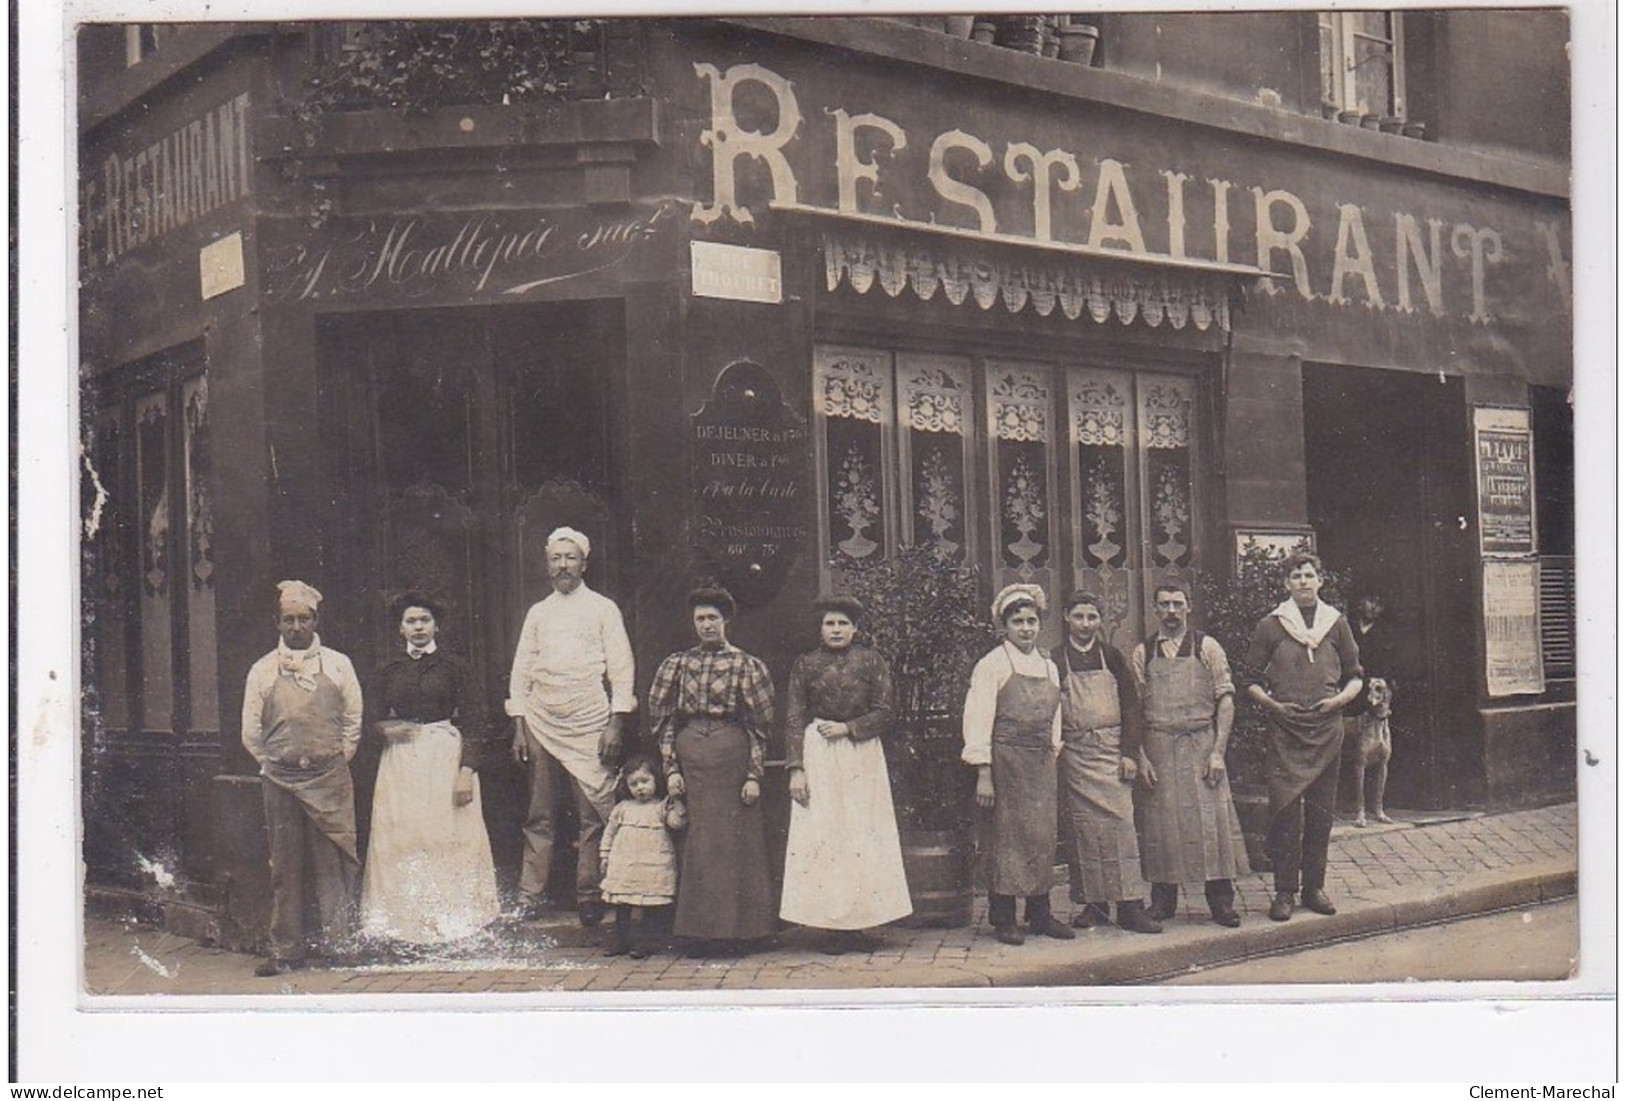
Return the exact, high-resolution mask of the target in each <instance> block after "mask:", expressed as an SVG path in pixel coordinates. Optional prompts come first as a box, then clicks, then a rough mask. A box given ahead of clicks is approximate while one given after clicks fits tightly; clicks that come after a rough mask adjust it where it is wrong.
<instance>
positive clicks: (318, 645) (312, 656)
mask: <svg viewBox="0 0 1625 1101" xmlns="http://www.w3.org/2000/svg"><path fill="white" fill-rule="evenodd" d="M321 661H322V636H321V635H313V636H311V639H310V649H308V650H290V649H288V644H287V643H286V642H283V641H282V640H281V639H280V638H279V639H277V640H276V671H277V672H278V673H279V674H280V675H282V676H284V677H292V678H293V683H294V684H296V685H297V686H299V687H300V688H302V689H304V690H305V691H306V692H314V691H316V674H317V673H318V672H320V671H321V667H322V665H321Z"/></svg>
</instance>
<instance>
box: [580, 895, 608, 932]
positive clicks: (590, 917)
mask: <svg viewBox="0 0 1625 1101" xmlns="http://www.w3.org/2000/svg"><path fill="white" fill-rule="evenodd" d="M576 910H577V916H578V917H580V918H581V925H582V927H583V928H585V929H596V928H597V927H598V926H599V925H600V924H602V922H603V920H604V904H603V903H602V902H600V901H598V900H597V899H595V898H594V899H588V900H587V901H585V902H583V903H581V905H580V906H578V907H577V908H576Z"/></svg>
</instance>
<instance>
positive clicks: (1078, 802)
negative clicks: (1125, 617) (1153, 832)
mask: <svg viewBox="0 0 1625 1101" xmlns="http://www.w3.org/2000/svg"><path fill="white" fill-rule="evenodd" d="M1100 609H1101V603H1100V598H1099V597H1097V596H1093V595H1091V594H1089V593H1075V594H1073V596H1072V598H1071V599H1070V600H1068V601H1067V604H1066V640H1065V641H1064V642H1062V643H1061V644H1060V645H1059V646H1057V647H1056V648H1055V650H1054V652H1053V653H1052V654H1051V655H1050V656H1051V657H1052V658H1053V659H1054V661H1055V667H1056V668H1057V669H1059V670H1060V672H1061V756H1060V758H1059V761H1058V765H1059V768H1060V775H1061V813H1062V816H1063V820H1064V821H1065V823H1066V825H1067V826H1068V827H1069V829H1067V830H1066V831H1064V835H1065V837H1066V844H1067V849H1068V851H1067V870H1068V872H1069V873H1070V876H1071V880H1072V882H1071V893H1072V898H1073V901H1075V902H1081V903H1083V908H1082V909H1081V910H1079V911H1078V912H1077V913H1076V914H1075V915H1074V916H1073V918H1072V924H1073V926H1074V927H1076V928H1079V929H1090V928H1093V927H1094V926H1097V925H1105V924H1107V923H1108V922H1109V921H1111V914H1110V913H1109V912H1108V908H1109V907H1110V905H1111V904H1112V903H1114V902H1115V903H1117V925H1118V928H1120V929H1126V930H1128V931H1129V932H1131V933H1160V932H1162V925H1161V923H1160V922H1157V921H1153V920H1152V919H1151V918H1150V917H1149V916H1147V914H1146V912H1145V905H1144V899H1145V881H1144V880H1143V879H1141V878H1140V845H1139V840H1138V838H1137V837H1136V835H1135V832H1134V779H1135V777H1136V776H1137V775H1138V774H1139V765H1138V762H1137V760H1136V758H1138V757H1139V755H1140V713H1139V704H1140V698H1139V695H1138V693H1137V692H1136V691H1135V688H1134V678H1133V675H1132V674H1131V673H1130V672H1129V668H1128V662H1127V661H1126V660H1124V658H1123V655H1122V654H1119V653H1118V652H1117V650H1116V649H1115V648H1113V647H1112V646H1110V645H1109V644H1108V643H1107V642H1106V640H1105V639H1104V638H1102V637H1101V632H1100V628H1101V618H1100Z"/></svg>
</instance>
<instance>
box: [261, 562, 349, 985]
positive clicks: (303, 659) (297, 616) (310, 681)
mask: <svg viewBox="0 0 1625 1101" xmlns="http://www.w3.org/2000/svg"><path fill="white" fill-rule="evenodd" d="M277 589H278V599H277V616H276V628H277V634H278V635H280V636H281V638H280V640H279V641H278V642H277V647H276V649H275V650H272V651H271V652H270V653H269V654H266V655H265V656H264V657H262V658H260V659H259V660H258V661H256V662H255V663H254V664H253V665H252V666H251V667H250V668H249V670H248V681H247V684H246V685H245V686H244V690H243V716H242V739H243V748H245V749H247V750H248V752H249V753H250V754H251V755H252V756H253V758H254V760H255V761H256V762H258V763H259V766H260V790H261V793H262V796H263V798H264V802H265V832H266V840H267V845H268V847H269V849H270V859H271V931H270V933H271V955H270V958H268V959H266V960H264V961H263V962H261V963H260V965H259V966H258V967H256V968H255V969H254V974H256V975H258V976H259V977H261V978H270V977H272V976H275V975H283V974H286V973H287V972H289V971H293V970H295V969H297V968H299V967H303V966H304V963H305V955H306V953H307V951H308V950H309V948H310V945H309V943H308V941H307V930H306V929H305V888H306V871H307V866H306V860H307V855H308V859H309V867H308V870H309V873H310V876H309V878H310V881H311V884H310V885H311V886H312V887H313V888H314V891H315V895H316V904H317V912H318V914H319V915H320V920H321V923H322V928H321V931H320V935H319V936H318V938H316V939H317V940H318V944H317V947H318V949H320V950H324V951H327V952H332V951H333V950H335V949H340V948H342V947H344V946H345V944H346V943H347V941H348V939H349V936H350V934H351V932H352V931H353V930H352V925H353V922H354V917H355V913H354V911H355V894H356V883H357V882H358V880H359V878H360V871H361V865H360V861H359V860H358V859H357V856H356V838H355V789H354V787H353V785H352V782H351V778H350V758H352V757H354V756H355V751H356V746H357V745H359V744H360V742H361V710H362V704H361V684H360V682H359V681H357V680H356V675H355V667H354V666H353V665H352V664H351V663H350V659H349V658H347V657H345V656H344V655H343V654H341V653H339V652H338V651H337V650H329V649H327V648H326V647H324V646H323V645H322V639H321V636H320V635H318V634H317V633H316V619H317V617H316V608H317V606H318V605H319V604H321V602H322V594H321V593H319V592H317V591H316V590H315V589H313V588H311V587H310V586H309V585H307V584H305V583H304V582H303V581H282V582H279V583H278V584H277Z"/></svg>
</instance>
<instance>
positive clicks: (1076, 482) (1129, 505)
mask: <svg viewBox="0 0 1625 1101" xmlns="http://www.w3.org/2000/svg"><path fill="white" fill-rule="evenodd" d="M978 390H979V391H980V392H981V395H982V400H983V409H984V411H985V420H984V421H982V422H981V423H982V429H981V431H980V432H977V431H975V430H974V427H973V426H974V425H975V424H977V423H978V421H977V418H976V416H975V412H974V401H973V394H975V393H976V392H977V391H978ZM1194 398H1195V383H1194V382H1193V381H1192V380H1191V379H1189V378H1186V377H1184V376H1179V375H1171V374H1158V373H1145V372H1130V371H1111V370H1100V369H1094V368H1082V367H1070V368H1062V367H1059V366H1053V365H1046V364H1035V363H1025V362H1015V361H1005V360H989V361H986V362H984V363H982V364H981V365H980V366H977V365H976V364H974V363H973V361H972V360H970V359H969V358H966V357H959V356H947V355H921V354H914V353H908V352H894V351H891V350H887V349H883V348H858V347H846V346H835V345H821V346H819V347H818V348H817V350H816V353H815V357H814V409H815V413H816V418H817V422H818V423H817V430H816V438H817V441H818V447H817V462H818V479H819V485H820V486H821V487H822V492H821V495H820V497H821V499H820V502H819V521H820V537H821V539H822V541H823V542H822V546H823V551H824V555H823V556H824V560H825V563H826V564H827V566H828V569H829V580H830V581H831V582H832V583H833V584H835V585H836V586H837V587H838V586H839V584H840V579H841V573H842V571H843V569H845V568H850V567H851V566H853V565H856V564H858V563H862V562H866V561H869V560H872V559H876V558H879V557H882V556H884V555H885V554H887V553H889V552H891V551H893V550H895V549H896V548H897V547H898V546H901V545H908V544H912V543H918V542H922V541H931V542H933V543H935V545H936V546H938V547H939V548H940V549H941V550H942V551H943V552H944V553H946V554H948V555H949V556H951V557H952V558H954V559H955V560H956V561H963V562H972V563H975V564H977V565H978V566H980V567H981V568H982V569H983V570H984V571H985V574H986V576H987V579H988V582H989V584H990V585H991V586H992V587H995V588H997V587H999V586H1002V585H1007V584H1010V583H1012V582H1018V581H1020V582H1027V583H1031V584H1037V585H1041V586H1043V587H1044V588H1045V589H1046V590H1048V591H1049V593H1050V594H1051V596H1052V598H1054V599H1057V600H1058V599H1059V598H1060V597H1061V596H1063V595H1064V593H1065V592H1066V591H1069V590H1071V589H1087V590H1089V591H1091V592H1095V593H1097V594H1098V595H1100V596H1101V598H1102V599H1103V600H1104V601H1105V603H1106V604H1107V608H1106V609H1105V611H1106V613H1107V614H1106V619H1107V621H1108V630H1109V631H1110V633H1111V636H1112V638H1113V641H1114V642H1116V643H1118V644H1126V643H1128V642H1130V641H1132V640H1133V639H1134V638H1136V637H1138V633H1139V632H1140V631H1141V629H1142V628H1143V626H1144V608H1145V605H1146V601H1147V599H1148V586H1150V585H1152V584H1155V582H1156V580H1158V579H1160V578H1163V577H1167V576H1178V577H1181V578H1184V579H1186V580H1190V579H1191V578H1192V576H1193V574H1194V568H1195V565H1196V536H1195V531H1196V517H1197V516H1199V515H1200V513H1199V512H1198V507H1197V506H1198V502H1197V500H1196V480H1195V476H1194V471H1195V469H1196V466H1195V459H1194V455H1195V451H1194V448H1195V439H1196V435H1197V432H1196V424H1195V423H1194V412H1193V410H1194V408H1195V402H1194ZM979 465H980V467H981V468H982V469H983V470H985V472H986V482H985V485H986V487H987V489H986V490H985V491H983V490H980V489H978V488H977V480H976V476H975V472H976V470H977V468H978V466H979ZM984 540H985V544H984V543H983V541H984ZM984 545H985V547H986V548H987V549H986V552H985V553H983V552H982V551H981V547H982V546H984Z"/></svg>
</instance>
